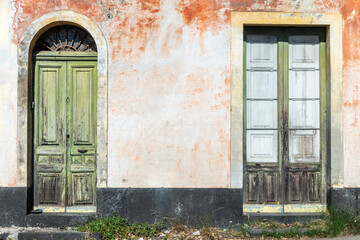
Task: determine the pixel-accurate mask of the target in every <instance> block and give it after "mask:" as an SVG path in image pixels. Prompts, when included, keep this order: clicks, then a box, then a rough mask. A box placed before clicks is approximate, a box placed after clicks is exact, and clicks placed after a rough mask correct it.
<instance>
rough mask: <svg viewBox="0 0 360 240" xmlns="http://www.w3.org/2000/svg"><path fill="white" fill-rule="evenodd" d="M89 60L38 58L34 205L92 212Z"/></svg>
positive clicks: (92, 72) (92, 79) (92, 73)
mask: <svg viewBox="0 0 360 240" xmlns="http://www.w3.org/2000/svg"><path fill="white" fill-rule="evenodd" d="M59 56H60V57H59ZM92 58H94V56H93V57H92V56H89V54H88V53H87V54H78V53H77V56H70V55H69V54H65V53H64V54H63V55H59V53H57V57H53V56H51V54H50V55H49V53H47V54H38V56H37V57H36V64H35V74H34V103H33V105H34V205H35V206H34V209H42V210H43V211H44V212H89V211H94V210H95V204H96V199H95V189H96V92H97V88H96V87H97V80H96V74H97V69H96V66H97V63H96V61H92V60H91V59H92ZM59 59H60V60H59ZM84 59H90V60H84ZM95 59H96V56H95Z"/></svg>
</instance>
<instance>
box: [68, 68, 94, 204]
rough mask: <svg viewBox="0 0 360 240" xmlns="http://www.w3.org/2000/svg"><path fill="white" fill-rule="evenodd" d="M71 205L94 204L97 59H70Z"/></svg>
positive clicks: (69, 172) (69, 194) (69, 195)
mask: <svg viewBox="0 0 360 240" xmlns="http://www.w3.org/2000/svg"><path fill="white" fill-rule="evenodd" d="M68 69H69V70H68V81H69V84H68V91H69V93H70V94H69V95H70V96H71V98H70V102H69V106H70V107H69V108H68V110H69V115H68V116H69V131H70V132H69V134H70V143H69V147H70V152H69V159H71V161H70V162H69V171H68V177H69V182H68V184H69V186H68V187H69V193H68V199H69V206H74V205H76V206H78V205H94V204H95V198H94V196H95V190H96V189H95V183H96V162H95V159H96V91H97V89H96V86H97V84H96V72H97V71H96V62H91V61H88V62H77V61H71V62H68Z"/></svg>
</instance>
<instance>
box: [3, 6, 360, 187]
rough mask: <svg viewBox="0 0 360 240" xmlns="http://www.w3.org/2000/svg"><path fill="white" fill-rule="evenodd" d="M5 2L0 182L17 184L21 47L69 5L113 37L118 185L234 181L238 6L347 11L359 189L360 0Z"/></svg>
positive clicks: (111, 176) (348, 134) (350, 112)
mask: <svg viewBox="0 0 360 240" xmlns="http://www.w3.org/2000/svg"><path fill="white" fill-rule="evenodd" d="M0 3H1V5H0V6H1V8H0V13H1V19H0V30H1V35H0V52H1V54H0V114H1V116H2V117H1V118H0V146H1V147H0V186H12V185H14V184H16V183H15V182H14V179H16V177H15V172H16V151H15V149H16V148H15V145H16V121H15V120H16V71H17V70H16V57H17V55H16V46H17V45H18V44H19V41H20V38H21V36H22V34H23V33H24V31H25V29H26V28H27V27H28V26H29V24H30V23H31V22H32V21H34V20H35V19H36V18H38V17H39V16H41V15H44V14H46V13H49V12H52V11H57V10H62V9H64V10H73V11H76V12H79V13H82V14H84V15H86V16H87V17H89V18H90V19H92V20H93V21H95V22H96V23H97V24H98V25H99V27H100V28H101V30H102V31H103V34H104V36H105V38H106V39H107V42H108V48H109V72H108V79H109V82H108V87H109V88H108V93H109V95H108V101H109V102H108V104H109V105H108V114H109V118H108V131H109V138H108V153H109V154H108V161H109V162H108V186H109V187H229V185H230V44H231V42H230V37H231V33H230V18H229V16H230V11H284V12H293V11H296V12H340V13H342V14H343V19H344V28H343V30H344V35H343V44H344V45H343V53H344V67H343V70H344V146H345V153H344V162H345V163H344V164H345V174H344V175H345V179H344V180H343V181H344V185H345V186H352V187H360V174H358V173H359V172H360V150H359V149H360V148H359V147H358V146H359V145H360V122H359V111H360V102H359V101H360V100H359V99H360V96H359V91H358V88H359V81H358V76H359V74H360V68H359V67H358V66H359V63H360V52H359V51H360V48H359V47H360V46H359V45H360V41H359V40H358V39H360V32H359V31H358V26H359V23H360V22H359V21H360V13H359V10H360V3H359V2H358V1H356V0H347V1H343V0H102V1H101V0H76V1H75V0H36V1H33V0H31V1H29V0H26V1H25V0H13V1H5V0H0ZM10 5H11V8H10ZM11 16H12V19H11ZM10 30H11V36H10V35H9V32H10ZM9 46H10V47H9ZM3 116H6V117H3ZM3 146H5V147H3ZM333 147H336V146H333ZM339 161H343V160H342V159H339ZM5 173H6V174H5ZM232 177H234V176H232ZM235 177H236V176H235ZM238 177H242V176H238Z"/></svg>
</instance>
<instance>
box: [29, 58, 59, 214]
mask: <svg viewBox="0 0 360 240" xmlns="http://www.w3.org/2000/svg"><path fill="white" fill-rule="evenodd" d="M34 77H35V87H34V92H35V101H34V103H35V109H34V117H35V125H34V153H35V155H34V161H35V164H34V170H35V172H34V186H35V187H34V205H35V207H36V208H45V209H46V208H49V207H52V206H62V207H63V206H65V199H64V196H65V181H66V179H65V178H66V176H65V171H66V163H65V155H66V138H65V125H64V124H65V97H66V89H65V86H66V85H65V81H66V65H65V64H64V63H63V62H50V61H49V62H46V61H42V62H37V63H36V65H35V76H34Z"/></svg>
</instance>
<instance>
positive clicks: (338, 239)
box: [314, 235, 360, 240]
mask: <svg viewBox="0 0 360 240" xmlns="http://www.w3.org/2000/svg"><path fill="white" fill-rule="evenodd" d="M321 239H326V240H360V235H356V236H349V237H336V238H315V239H314V240H321Z"/></svg>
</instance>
